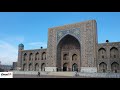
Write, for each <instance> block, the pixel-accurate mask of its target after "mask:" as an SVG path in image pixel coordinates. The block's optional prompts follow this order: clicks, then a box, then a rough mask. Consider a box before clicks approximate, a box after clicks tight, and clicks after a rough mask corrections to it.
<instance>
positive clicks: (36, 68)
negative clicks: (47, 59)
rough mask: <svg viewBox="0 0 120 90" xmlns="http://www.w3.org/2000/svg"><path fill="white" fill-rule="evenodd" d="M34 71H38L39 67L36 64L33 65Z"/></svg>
mask: <svg viewBox="0 0 120 90" xmlns="http://www.w3.org/2000/svg"><path fill="white" fill-rule="evenodd" d="M35 71H39V65H38V63H36V64H35Z"/></svg>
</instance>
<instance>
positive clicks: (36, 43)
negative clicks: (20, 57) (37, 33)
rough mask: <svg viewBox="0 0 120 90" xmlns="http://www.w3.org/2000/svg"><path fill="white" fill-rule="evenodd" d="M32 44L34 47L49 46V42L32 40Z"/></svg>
mask: <svg viewBox="0 0 120 90" xmlns="http://www.w3.org/2000/svg"><path fill="white" fill-rule="evenodd" d="M29 45H30V46H32V47H33V48H35V47H36V48H40V47H41V46H42V47H43V48H47V44H46V43H45V42H32V43H29Z"/></svg>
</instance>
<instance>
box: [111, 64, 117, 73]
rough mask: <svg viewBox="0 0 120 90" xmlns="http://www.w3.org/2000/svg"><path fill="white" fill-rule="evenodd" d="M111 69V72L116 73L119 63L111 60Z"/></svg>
mask: <svg viewBox="0 0 120 90" xmlns="http://www.w3.org/2000/svg"><path fill="white" fill-rule="evenodd" d="M111 70H112V72H114V73H117V72H118V70H119V64H118V63H117V62H113V63H112V64H111Z"/></svg>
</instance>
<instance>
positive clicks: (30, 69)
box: [29, 63, 32, 71]
mask: <svg viewBox="0 0 120 90" xmlns="http://www.w3.org/2000/svg"><path fill="white" fill-rule="evenodd" d="M29 71H32V63H30V64H29Z"/></svg>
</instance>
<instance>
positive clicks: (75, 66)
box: [72, 63, 78, 71]
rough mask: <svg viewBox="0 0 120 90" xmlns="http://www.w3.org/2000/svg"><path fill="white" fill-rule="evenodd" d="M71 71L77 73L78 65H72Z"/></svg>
mask: <svg viewBox="0 0 120 90" xmlns="http://www.w3.org/2000/svg"><path fill="white" fill-rule="evenodd" d="M72 71H78V65H77V64H76V63H74V64H73V65H72Z"/></svg>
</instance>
